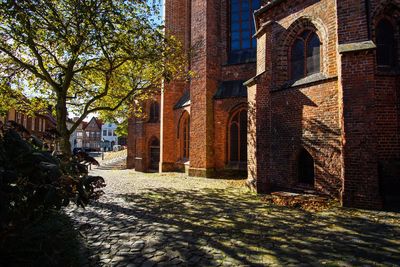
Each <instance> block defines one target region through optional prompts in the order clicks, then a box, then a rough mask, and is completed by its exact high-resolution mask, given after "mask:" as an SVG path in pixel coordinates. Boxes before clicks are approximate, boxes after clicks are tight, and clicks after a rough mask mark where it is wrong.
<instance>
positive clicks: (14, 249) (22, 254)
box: [0, 212, 82, 266]
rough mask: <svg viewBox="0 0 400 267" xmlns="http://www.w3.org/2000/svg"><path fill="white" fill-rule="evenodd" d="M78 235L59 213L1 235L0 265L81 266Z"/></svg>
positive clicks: (66, 218) (64, 216) (67, 218)
mask: <svg viewBox="0 0 400 267" xmlns="http://www.w3.org/2000/svg"><path fill="white" fill-rule="evenodd" d="M80 248H81V246H80V241H79V238H78V232H77V231H76V230H74V228H73V227H72V224H71V221H70V219H69V217H68V216H66V215H64V214H62V213H60V212H51V213H48V214H46V215H44V216H43V217H42V218H41V219H40V220H38V221H37V222H35V223H34V224H32V225H26V226H25V227H23V229H19V230H16V231H14V232H12V233H8V234H7V235H6V236H2V237H1V240H0V266H81V261H82V259H81V257H80V256H79V255H80V253H79V250H80Z"/></svg>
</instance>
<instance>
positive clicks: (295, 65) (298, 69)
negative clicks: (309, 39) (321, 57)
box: [291, 39, 304, 80]
mask: <svg viewBox="0 0 400 267" xmlns="http://www.w3.org/2000/svg"><path fill="white" fill-rule="evenodd" d="M291 74H292V75H291V76H292V77H291V78H292V79H294V80H296V79H300V78H303V77H304V41H303V40H300V39H297V40H296V41H295V42H294V44H293V46H292V53H291Z"/></svg>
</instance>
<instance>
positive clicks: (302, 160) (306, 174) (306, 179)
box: [297, 148, 314, 185]
mask: <svg viewBox="0 0 400 267" xmlns="http://www.w3.org/2000/svg"><path fill="white" fill-rule="evenodd" d="M297 164H298V165H297V168H298V179H299V183H303V184H309V185H314V159H313V157H312V156H311V155H310V153H308V151H307V150H305V149H304V148H303V149H302V150H301V151H300V153H299V157H298V162H297Z"/></svg>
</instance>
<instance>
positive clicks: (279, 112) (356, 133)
mask: <svg viewBox="0 0 400 267" xmlns="http://www.w3.org/2000/svg"><path fill="white" fill-rule="evenodd" d="M370 2H371V5H370V6H368V5H366V3H368V2H366V1H363V0H359V1H346V0H343V1H336V2H335V1H328V0H326V1H313V0H309V1H282V2H281V3H280V4H278V5H276V6H274V7H272V8H270V9H267V10H266V11H265V12H264V13H262V14H260V16H259V17H258V25H262V24H263V23H265V22H267V21H270V20H272V21H273V22H272V24H271V25H268V26H266V27H265V30H264V33H263V32H261V33H260V34H259V36H258V37H259V46H258V48H257V49H258V62H257V65H258V73H260V77H259V78H258V81H257V79H256V81H255V85H251V86H250V87H249V90H250V92H251V94H250V96H249V101H250V104H253V105H255V113H256V114H255V118H254V119H253V118H251V117H250V118H249V120H250V122H253V124H251V127H253V129H251V130H254V131H250V132H251V134H250V137H252V138H253V141H254V144H252V146H256V147H255V148H254V147H249V153H250V155H249V158H250V161H249V163H250V162H251V161H254V163H253V164H251V165H250V166H249V182H252V183H253V184H254V181H257V182H258V183H259V181H258V180H265V179H267V181H272V182H273V184H274V185H278V186H287V185H289V186H290V187H295V186H296V166H295V165H296V164H295V162H296V151H298V149H299V148H300V147H301V146H303V147H304V148H306V149H307V150H308V152H309V153H310V154H311V155H312V156H313V157H314V160H315V176H316V184H315V188H316V189H318V190H319V191H321V192H324V193H327V194H330V195H333V196H339V197H341V200H342V204H343V205H347V206H356V207H365V208H379V207H381V205H382V200H381V196H380V188H379V177H378V163H379V162H380V161H382V160H393V159H397V160H398V159H399V155H400V148H399V129H400V127H399V99H400V98H399V91H400V89H399V88H400V78H399V77H400V76H399V73H398V72H396V71H395V72H393V71H392V72H389V73H388V72H386V73H382V72H381V71H380V70H379V69H377V67H376V63H375V52H374V50H373V49H370V48H369V49H359V48H358V46H357V45H356V44H355V43H358V42H364V41H370V40H374V25H375V24H376V22H377V20H378V18H379V17H382V16H383V15H385V12H386V13H388V14H392V15H393V14H394V13H396V12H397V13H396V14H400V12H399V10H400V1H399V0H395V1H378V0H375V1H374V0H372V1H370ZM367 11H369V13H368V12H367ZM393 12H394V13H393ZM368 22H369V24H368ZM302 28H311V29H314V30H315V31H316V32H317V34H318V36H319V37H320V40H321V42H322V50H321V53H322V59H323V60H322V61H321V72H322V73H323V74H324V75H325V78H324V79H320V80H319V81H316V82H314V83H306V84H304V85H298V86H294V87H293V86H288V85H286V86H282V85H284V84H285V82H287V81H288V79H289V75H288V74H289V72H290V64H288V62H290V58H289V55H290V53H289V52H288V51H290V45H291V42H292V41H293V38H294V37H295V35H296V34H297V33H299V32H301V30H302ZM397 31H398V29H397ZM264 34H267V44H266V43H265V40H264V39H263V38H264V37H265V35H264ZM396 38H397V40H398V42H399V39H400V36H399V33H397V35H396ZM268 42H270V45H268ZM399 43H400V42H399ZM344 45H345V46H346V48H350V50H348V51H345V52H340V53H339V50H341V49H342V48H344ZM399 49H400V48H399ZM399 51H400V50H399ZM271 55H272V57H271ZM399 58H400V54H399ZM269 59H270V60H271V62H272V64H269V62H268V61H269ZM263 71H266V72H265V73H264V74H262V72H263ZM265 81H267V82H266V83H265ZM263 90H267V91H270V92H271V96H270V99H271V112H272V115H271V123H270V124H268V123H267V124H265V125H266V126H265V127H264V128H267V129H268V128H269V127H270V128H269V129H268V131H269V133H270V134H271V135H272V138H271V136H270V135H269V134H268V131H267V133H266V132H265V129H263V127H260V126H259V125H258V124H259V122H258V121H257V120H258V116H257V115H258V113H259V112H260V111H261V112H262V108H260V107H259V106H260V105H262V104H260V102H262V101H266V100H267V99H268V94H266V93H265V92H263ZM259 93H260V94H261V95H264V97H261V99H259V98H258V94H259ZM254 123H256V125H254ZM253 132H254V133H253ZM260 139H261V140H260ZM264 139H265V140H266V141H267V144H264V147H265V148H266V149H265V150H262V149H261V151H264V153H261V154H260V149H259V146H260V144H261V143H263V142H265V141H263V140H264ZM268 155H269V156H268ZM263 158H267V160H266V161H265V160H263V161H264V164H266V165H267V170H266V173H264V172H263V171H261V170H262V167H260V163H259V162H260V159H263ZM257 190H258V191H264V190H262V189H261V190H260V188H257Z"/></svg>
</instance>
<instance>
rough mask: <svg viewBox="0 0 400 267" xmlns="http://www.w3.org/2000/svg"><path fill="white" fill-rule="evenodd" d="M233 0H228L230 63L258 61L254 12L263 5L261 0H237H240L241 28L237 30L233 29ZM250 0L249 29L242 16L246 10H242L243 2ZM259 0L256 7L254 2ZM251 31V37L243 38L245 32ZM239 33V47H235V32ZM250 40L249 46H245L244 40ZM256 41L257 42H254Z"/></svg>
mask: <svg viewBox="0 0 400 267" xmlns="http://www.w3.org/2000/svg"><path fill="white" fill-rule="evenodd" d="M232 1H233V0H229V1H227V18H228V19H227V29H228V30H227V40H226V42H227V52H228V64H244V63H250V62H255V61H256V51H257V40H256V39H254V38H253V35H254V34H255V25H254V19H253V12H254V11H255V10H256V9H257V8H260V7H261V0H236V1H238V14H239V20H238V25H239V28H238V30H237V31H234V30H233V21H232V13H233V11H232V6H233V3H232ZM243 1H248V3H249V10H248V13H249V14H248V16H249V29H245V27H244V23H243V20H242V17H243V16H244V14H245V12H243V11H242V2H243ZM254 1H258V5H257V8H254V5H253V2H254ZM247 31H248V32H249V36H248V37H249V39H245V38H243V33H245V32H247ZM235 32H238V33H239V39H238V41H239V48H238V49H235V48H233V45H232V43H233V33H235ZM247 40H248V41H249V47H248V48H244V47H243V42H244V41H247ZM254 41H255V42H254Z"/></svg>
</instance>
